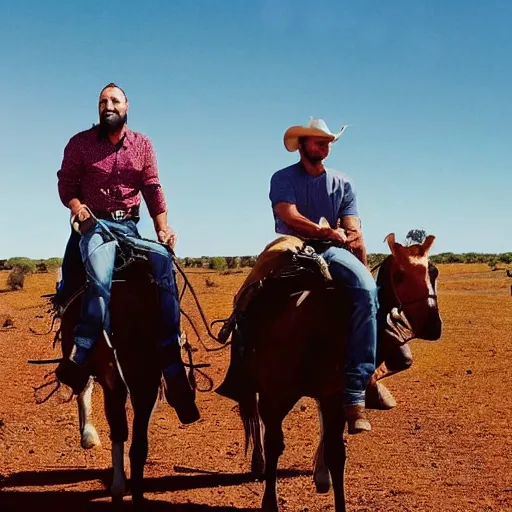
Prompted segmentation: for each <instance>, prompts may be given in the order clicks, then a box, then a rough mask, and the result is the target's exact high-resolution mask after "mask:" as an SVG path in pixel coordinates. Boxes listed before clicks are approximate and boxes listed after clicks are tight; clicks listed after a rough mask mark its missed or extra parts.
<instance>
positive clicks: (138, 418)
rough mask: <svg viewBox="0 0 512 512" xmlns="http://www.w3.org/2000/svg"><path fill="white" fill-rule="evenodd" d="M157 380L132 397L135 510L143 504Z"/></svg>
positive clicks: (132, 466)
mask: <svg viewBox="0 0 512 512" xmlns="http://www.w3.org/2000/svg"><path fill="white" fill-rule="evenodd" d="M159 382H160V381H159V380H158V381H157V382H156V383H154V385H151V386H150V385H149V384H147V386H146V389H145V390H144V393H141V392H140V390H139V393H138V394H137V395H136V396H133V395H132V405H133V428H132V445H131V447H130V473H131V490H132V501H133V506H134V508H135V509H137V508H140V507H142V506H143V504H144V466H145V464H146V459H147V456H148V426H149V420H150V418H151V413H152V412H153V407H154V406H155V402H156V399H157V396H158V386H159Z"/></svg>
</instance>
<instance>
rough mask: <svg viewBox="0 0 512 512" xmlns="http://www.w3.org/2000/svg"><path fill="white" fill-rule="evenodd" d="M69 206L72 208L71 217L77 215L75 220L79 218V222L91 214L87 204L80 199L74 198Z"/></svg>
mask: <svg viewBox="0 0 512 512" xmlns="http://www.w3.org/2000/svg"><path fill="white" fill-rule="evenodd" d="M68 207H69V209H70V210H71V217H75V216H76V219H75V220H78V221H79V222H83V221H84V220H87V219H88V218H89V217H90V216H91V214H90V213H89V209H88V207H87V205H85V204H83V203H81V202H80V201H79V200H78V199H72V200H71V201H70V202H69V204H68Z"/></svg>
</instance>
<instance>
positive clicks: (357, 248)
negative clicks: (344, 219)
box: [347, 229, 368, 265]
mask: <svg viewBox="0 0 512 512" xmlns="http://www.w3.org/2000/svg"><path fill="white" fill-rule="evenodd" d="M347 247H348V249H349V250H350V251H351V252H352V253H353V254H354V255H355V256H356V257H357V258H358V259H359V260H360V261H361V262H362V263H363V264H364V265H367V264H368V261H367V258H366V247H365V245H364V240H363V234H362V233H361V230H360V229H347Z"/></svg>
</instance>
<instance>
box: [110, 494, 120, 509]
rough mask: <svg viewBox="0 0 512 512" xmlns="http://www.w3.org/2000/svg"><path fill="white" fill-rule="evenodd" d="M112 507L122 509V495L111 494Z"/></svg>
mask: <svg viewBox="0 0 512 512" xmlns="http://www.w3.org/2000/svg"><path fill="white" fill-rule="evenodd" d="M112 508H113V509H114V510H122V509H123V497H122V496H112Z"/></svg>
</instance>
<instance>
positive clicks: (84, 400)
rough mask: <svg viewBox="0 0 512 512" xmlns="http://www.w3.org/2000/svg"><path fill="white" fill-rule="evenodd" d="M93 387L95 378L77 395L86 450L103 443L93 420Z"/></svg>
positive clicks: (81, 439) (81, 435)
mask: <svg viewBox="0 0 512 512" xmlns="http://www.w3.org/2000/svg"><path fill="white" fill-rule="evenodd" d="M93 387H94V380H93V379H89V382H88V383H87V386H86V387H85V389H84V390H83V391H82V392H81V393H80V394H79V395H78V396H77V397H76V402H77V405H78V419H79V422H80V445H81V446H82V448H84V449H85V450H89V449H90V448H94V447H95V446H100V445H101V442H100V438H99V436H98V432H97V431H96V428H95V427H94V425H93V424H92V421H91V411H92V405H91V397H92V390H93Z"/></svg>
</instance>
